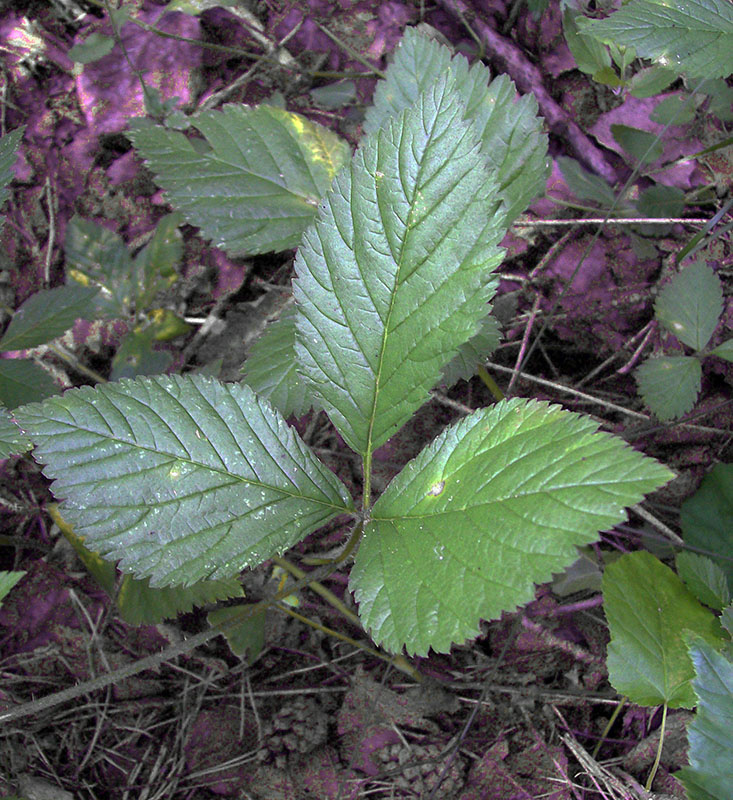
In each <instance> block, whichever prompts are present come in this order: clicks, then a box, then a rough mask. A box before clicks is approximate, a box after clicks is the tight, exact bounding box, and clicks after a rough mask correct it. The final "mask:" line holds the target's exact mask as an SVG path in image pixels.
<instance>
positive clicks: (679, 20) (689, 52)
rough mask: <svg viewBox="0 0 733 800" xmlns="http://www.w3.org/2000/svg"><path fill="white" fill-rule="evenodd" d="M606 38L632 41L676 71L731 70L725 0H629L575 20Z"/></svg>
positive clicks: (732, 49) (731, 13) (715, 73)
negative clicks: (594, 16) (605, 12)
mask: <svg viewBox="0 0 733 800" xmlns="http://www.w3.org/2000/svg"><path fill="white" fill-rule="evenodd" d="M578 25H579V27H580V30H581V31H583V32H585V33H588V34H590V35H591V36H594V37H595V38H596V39H598V40H599V41H601V42H604V43H606V44H616V45H623V46H625V47H633V48H634V49H635V50H636V54H637V55H638V56H639V57H640V58H650V59H652V60H654V61H656V62H657V63H658V64H660V65H661V66H664V67H668V68H669V69H673V70H675V71H676V72H685V73H687V74H688V75H690V76H691V77H697V78H725V77H727V76H728V75H730V74H731V73H732V72H733V4H731V3H730V2H729V0H685V2H684V3H670V2H668V0H631V2H629V3H627V4H626V5H625V6H624V7H623V8H621V9H620V10H618V11H616V12H614V13H613V14H611V15H610V16H609V17H607V18H606V19H601V20H589V19H585V20H582V19H581V20H579V21H578Z"/></svg>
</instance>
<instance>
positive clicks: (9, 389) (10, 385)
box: [0, 358, 59, 409]
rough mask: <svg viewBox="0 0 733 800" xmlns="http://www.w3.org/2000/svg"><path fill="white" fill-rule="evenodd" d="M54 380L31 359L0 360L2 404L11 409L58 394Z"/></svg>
mask: <svg viewBox="0 0 733 800" xmlns="http://www.w3.org/2000/svg"><path fill="white" fill-rule="evenodd" d="M58 391H59V389H58V386H56V384H55V383H54V382H53V378H52V377H51V376H50V375H49V374H48V372H46V370H45V369H43V367H40V366H39V365H38V364H36V363H35V361H32V360H31V359H29V358H2V359H0V403H1V404H2V405H5V406H7V407H8V408H10V409H13V408H17V407H18V406H21V405H23V403H32V402H34V401H36V400H43V399H45V398H46V397H51V395H54V394H57V393H58Z"/></svg>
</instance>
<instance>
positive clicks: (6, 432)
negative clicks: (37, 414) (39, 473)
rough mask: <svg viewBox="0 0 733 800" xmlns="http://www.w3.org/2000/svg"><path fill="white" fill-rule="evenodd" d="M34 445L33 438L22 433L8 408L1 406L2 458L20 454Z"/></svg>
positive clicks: (0, 433)
mask: <svg viewBox="0 0 733 800" xmlns="http://www.w3.org/2000/svg"><path fill="white" fill-rule="evenodd" d="M31 447H33V444H32V442H31V440H30V439H29V438H28V437H27V436H24V435H23V433H21V430H20V428H19V427H18V426H17V425H16V424H15V423H14V422H13V420H12V419H11V418H10V414H9V413H8V410H7V409H5V408H2V407H1V406H0V458H8V456H15V455H20V454H21V453H25V451H26V450H30V449H31Z"/></svg>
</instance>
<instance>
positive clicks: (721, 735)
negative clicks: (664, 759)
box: [675, 636, 733, 800]
mask: <svg viewBox="0 0 733 800" xmlns="http://www.w3.org/2000/svg"><path fill="white" fill-rule="evenodd" d="M689 644H690V657H691V658H692V662H693V664H694V665H695V678H694V680H693V682H692V687H693V689H694V690H695V694H696V695H697V701H698V703H697V714H695V719H694V720H693V722H692V724H691V725H690V727H689V728H688V729H687V738H688V741H689V743H690V748H689V751H688V755H687V758H688V760H689V762H690V766H689V767H683V768H682V769H681V770H679V771H678V772H676V773H675V777H677V778H679V779H680V780H681V781H682V784H683V786H684V787H685V789H686V791H687V796H688V798H689V800H729V798H730V790H731V786H733V739H732V738H731V730H733V663H731V661H730V660H729V659H727V658H726V657H725V656H724V655H723V654H722V653H718V652H716V651H715V649H714V648H712V647H711V646H710V645H709V644H708V643H707V642H705V641H704V640H703V639H701V638H699V637H694V636H691V637H690V638H689Z"/></svg>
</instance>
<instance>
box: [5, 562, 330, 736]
mask: <svg viewBox="0 0 733 800" xmlns="http://www.w3.org/2000/svg"><path fill="white" fill-rule="evenodd" d="M335 569H336V567H335V566H332V565H328V566H325V567H320V568H318V569H314V570H313V571H312V572H309V573H307V574H306V576H305V577H304V578H302V579H301V580H298V581H295V583H292V584H290V585H288V586H285V587H284V588H283V589H282V590H281V591H279V592H277V593H276V594H275V595H274V596H273V597H271V598H269V599H266V600H260V602H259V603H254V604H253V605H248V606H245V607H243V608H242V612H241V614H238V615H237V616H236V617H234V618H232V619H230V620H227V621H226V622H222V623H220V624H219V625H215V626H214V627H212V628H211V629H210V630H208V631H203V632H202V633H199V634H196V636H191V637H190V638H189V639H185V640H184V641H182V642H179V643H178V644H175V645H173V646H172V647H169V648H168V649H166V650H163V651H162V652H160V653H156V654H155V655H152V656H148V657H147V658H141V659H140V660H139V661H135V662H134V663H132V664H128V665H127V666H125V667H120V669H117V670H115V671H114V672H109V673H107V674H106V675H100V676H99V677H98V678H94V679H93V680H90V681H85V682H84V683H80V684H78V685H77V686H71V687H69V688H68V689H64V690H63V691H61V692H57V693H56V694H52V695H48V696H47V697H42V698H40V699H39V700H33V701H31V702H30V703H25V704H24V705H22V706H20V708H14V709H11V710H9V711H5V712H2V713H0V724H1V723H7V722H12V721H14V720H16V719H22V718H23V717H28V716H31V715H32V714H37V713H38V712H39V711H45V710H46V709H49V708H53V707H54V706H57V705H59V704H60V703H65V702H67V701H68V700H74V699H75V698H77V697H81V696H82V695H85V694H89V692H94V691H97V690H98V689H103V688H104V687H105V686H109V685H110V684H113V683H117V682H118V681H121V680H123V679H124V678H129V677H130V676H132V675H137V674H138V673H139V672H143V671H144V670H146V669H155V668H157V667H159V666H160V665H161V664H162V663H163V662H165V661H170V660H171V659H173V658H176V657H177V656H180V655H185V654H186V653H190V652H191V650H194V649H195V648H197V647H198V646H199V645H202V644H204V642H208V641H209V639H213V638H214V637H215V636H219V634H221V633H225V632H226V631H227V630H229V629H230V628H233V627H235V626H236V625H239V624H240V623H242V622H244V621H245V620H247V619H251V618H252V617H254V616H256V615H257V614H261V613H262V612H263V611H265V610H266V609H267V608H269V607H270V606H272V605H274V604H275V603H277V602H278V601H279V600H282V599H283V598H285V597H287V596H288V595H290V594H292V593H293V592H296V591H298V590H299V589H302V588H304V587H305V586H307V585H308V584H309V583H311V581H322V580H324V579H325V578H327V577H328V576H329V575H330V574H331V573H332V572H334V571H335Z"/></svg>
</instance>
